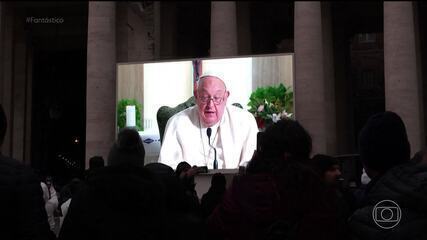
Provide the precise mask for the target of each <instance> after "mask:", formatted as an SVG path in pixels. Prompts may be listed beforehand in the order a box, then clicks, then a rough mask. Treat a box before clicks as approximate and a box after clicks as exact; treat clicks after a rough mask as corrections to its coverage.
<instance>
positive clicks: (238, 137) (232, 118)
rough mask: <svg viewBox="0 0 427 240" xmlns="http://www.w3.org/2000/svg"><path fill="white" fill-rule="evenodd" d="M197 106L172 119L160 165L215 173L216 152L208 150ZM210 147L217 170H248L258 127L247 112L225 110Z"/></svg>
mask: <svg viewBox="0 0 427 240" xmlns="http://www.w3.org/2000/svg"><path fill="white" fill-rule="evenodd" d="M198 111H199V110H198V108H197V105H196V106H193V107H190V108H187V109H185V110H183V111H181V112H179V113H177V114H175V115H174V116H172V117H171V118H170V119H169V121H168V122H167V124H166V128H165V135H164V138H163V142H162V146H161V149H160V156H159V162H161V163H164V164H166V165H169V166H170V167H172V168H173V169H176V166H177V165H178V163H180V162H182V161H186V162H188V163H189V164H190V165H191V166H194V165H196V166H207V167H208V168H209V169H213V161H214V150H213V148H212V147H210V146H209V140H208V136H207V133H206V128H205V127H203V126H202V124H201V122H200V118H199V113H198ZM211 129H212V134H211V137H210V141H211V144H212V145H213V146H214V147H215V148H216V150H217V161H218V169H224V168H227V169H230V168H234V169H236V168H238V167H239V166H246V165H247V163H248V162H249V161H250V160H251V158H252V156H253V154H254V151H255V149H256V143H257V133H258V126H257V124H256V121H255V118H254V117H253V116H252V114H251V113H250V112H248V111H247V110H244V109H241V108H238V107H235V106H226V107H225V109H224V114H223V116H222V119H221V120H220V121H219V122H218V123H217V124H215V125H214V126H212V127H211Z"/></svg>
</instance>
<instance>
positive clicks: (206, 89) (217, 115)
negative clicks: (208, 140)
mask: <svg viewBox="0 0 427 240" xmlns="http://www.w3.org/2000/svg"><path fill="white" fill-rule="evenodd" d="M200 84H201V85H199V87H198V88H197V90H196V91H195V92H194V96H195V97H196V103H197V107H198V108H199V116H200V119H201V120H202V122H203V124H204V125H205V127H211V126H213V125H214V124H216V123H217V122H218V121H219V120H220V119H221V118H222V115H223V114H224V108H225V106H226V104H227V99H228V96H229V95H230V93H229V92H228V91H227V90H226V89H225V85H224V83H223V82H222V81H221V80H220V79H218V78H216V77H212V76H207V77H204V78H203V80H201V83H200Z"/></svg>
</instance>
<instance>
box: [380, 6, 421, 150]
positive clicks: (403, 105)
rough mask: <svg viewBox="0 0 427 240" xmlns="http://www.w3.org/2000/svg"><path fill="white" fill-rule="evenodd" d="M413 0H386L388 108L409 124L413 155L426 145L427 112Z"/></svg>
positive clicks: (386, 96) (386, 92) (385, 71)
mask: <svg viewBox="0 0 427 240" xmlns="http://www.w3.org/2000/svg"><path fill="white" fill-rule="evenodd" d="M414 20H415V21H416V18H414V3H413V2H384V74H385V82H384V85H385V102H386V110H389V111H393V112H396V113H397V114H399V115H400V116H401V117H402V119H403V121H404V123H405V126H406V130H407V133H408V138H409V142H410V144H411V155H412V154H414V153H415V152H417V151H419V150H421V148H422V147H423V146H424V137H423V136H424V125H423V124H424V119H423V118H424V117H423V116H424V114H423V100H422V99H423V98H422V85H421V77H420V70H421V69H420V65H419V64H420V62H419V59H417V53H419V52H420V50H419V46H417V41H418V39H417V34H418V29H417V23H416V22H414Z"/></svg>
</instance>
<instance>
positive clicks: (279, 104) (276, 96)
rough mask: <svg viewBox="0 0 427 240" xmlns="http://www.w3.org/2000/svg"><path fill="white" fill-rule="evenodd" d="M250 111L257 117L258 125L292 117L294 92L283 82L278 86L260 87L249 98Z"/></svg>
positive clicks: (261, 125)
mask: <svg viewBox="0 0 427 240" xmlns="http://www.w3.org/2000/svg"><path fill="white" fill-rule="evenodd" d="M248 107H249V112H251V113H252V114H253V115H254V117H255V118H256V119H257V123H258V127H260V128H262V127H263V125H264V123H271V122H277V121H278V120H279V119H281V118H285V117H288V118H289V117H292V112H293V92H292V89H291V88H290V87H286V86H285V85H283V84H282V83H281V84H279V85H278V86H266V87H259V88H257V89H256V90H255V91H254V92H252V94H251V96H250V98H249V103H248Z"/></svg>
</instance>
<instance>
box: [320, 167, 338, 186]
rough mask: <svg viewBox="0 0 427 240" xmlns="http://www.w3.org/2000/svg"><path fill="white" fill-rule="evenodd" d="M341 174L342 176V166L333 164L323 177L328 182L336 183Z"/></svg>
mask: <svg viewBox="0 0 427 240" xmlns="http://www.w3.org/2000/svg"><path fill="white" fill-rule="evenodd" d="M339 176H341V171H340V166H339V165H333V166H332V167H331V168H329V169H328V170H326V172H325V174H324V176H323V177H324V179H325V182H326V183H327V184H331V185H335V184H336V183H337V180H338V177H339Z"/></svg>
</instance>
